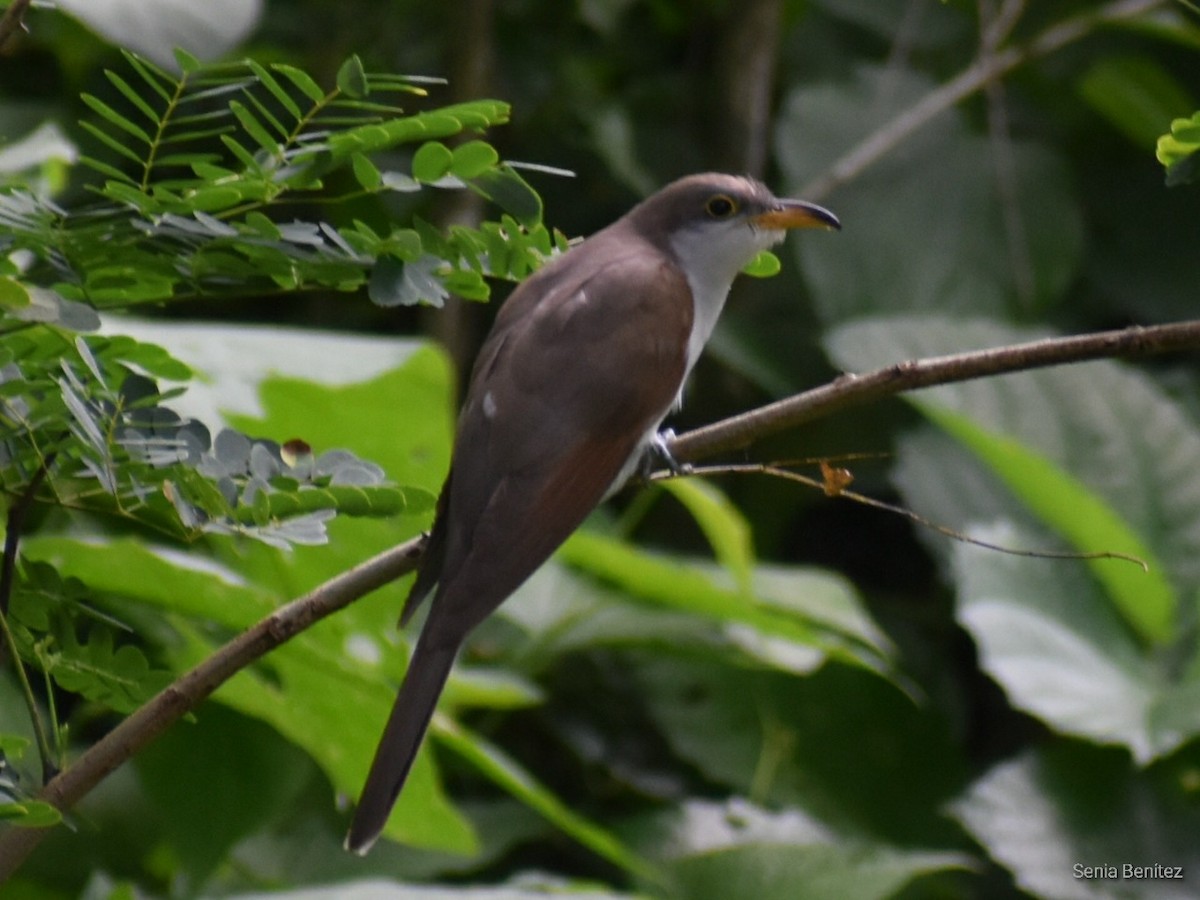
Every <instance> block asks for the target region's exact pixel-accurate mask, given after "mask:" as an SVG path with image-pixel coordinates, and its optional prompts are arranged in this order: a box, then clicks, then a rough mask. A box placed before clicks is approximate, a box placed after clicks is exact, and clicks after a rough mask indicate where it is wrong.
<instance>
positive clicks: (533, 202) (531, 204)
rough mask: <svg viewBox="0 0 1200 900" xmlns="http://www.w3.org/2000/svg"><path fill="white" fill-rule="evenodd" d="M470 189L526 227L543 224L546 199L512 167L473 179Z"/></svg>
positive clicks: (491, 171)
mask: <svg viewBox="0 0 1200 900" xmlns="http://www.w3.org/2000/svg"><path fill="white" fill-rule="evenodd" d="M470 186H471V189H472V190H474V191H476V192H477V193H479V194H480V195H482V196H483V197H485V198H487V199H488V200H490V201H491V202H493V203H495V204H496V205H497V206H499V207H500V208H501V209H503V210H504V211H505V212H506V213H508V214H509V215H511V216H512V217H513V218H514V219H516V220H517V221H518V222H520V223H521V224H522V225H526V226H531V227H532V226H534V225H537V224H539V223H540V222H541V221H542V198H541V197H539V196H538V194H537V192H536V191H535V190H534V189H533V188H532V187H530V186H529V183H528V182H527V181H526V180H525V179H524V178H522V177H521V175H520V174H519V173H518V172H517V171H516V169H514V168H512V166H509V165H507V164H502V165H499V166H496V167H495V168H492V169H488V170H487V171H485V172H484V173H483V174H481V175H479V176H478V177H476V178H474V179H472V180H471V182H470Z"/></svg>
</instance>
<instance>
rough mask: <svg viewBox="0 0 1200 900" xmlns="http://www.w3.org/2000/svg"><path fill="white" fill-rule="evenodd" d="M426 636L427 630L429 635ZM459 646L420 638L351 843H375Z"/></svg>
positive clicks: (357, 846)
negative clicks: (443, 644) (435, 643)
mask: <svg viewBox="0 0 1200 900" xmlns="http://www.w3.org/2000/svg"><path fill="white" fill-rule="evenodd" d="M423 636H424V635H423ZM456 654H457V647H454V646H452V647H445V646H433V645H430V644H429V642H427V641H424V640H419V641H418V642H417V649H416V652H415V653H414V654H413V658H412V660H411V662H410V663H409V667H408V672H407V673H406V674H405V676H404V684H403V685H402V686H401V688H400V693H399V695H398V696H397V697H396V703H395V705H393V706H392V714H391V717H390V718H389V719H388V723H387V727H386V728H385V729H384V732H383V738H382V739H381V740H380V742H379V748H378V749H377V750H376V751H375V761H374V762H372V763H371V772H370V774H369V775H368V776H367V783H366V784H365V785H364V786H363V790H362V796H361V797H360V798H359V801H358V808H357V809H356V810H355V812H354V821H353V822H351V824H350V831H349V833H348V834H347V835H346V849H347V850H350V851H351V852H353V853H357V854H359V855H360V856H362V855H365V854H366V853H367V851H368V850H370V849H371V845H372V844H374V843H375V841H376V839H377V838H378V837H379V834H380V832H381V831H383V827H384V825H386V824H387V820H388V815H389V814H390V813H391V811H392V806H393V805H394V804H395V802H396V798H397V797H398V796H399V795H400V789H401V788H402V787H404V781H405V779H406V778H407V777H408V772H409V770H410V769H411V768H412V764H413V760H414V759H415V758H416V756H417V750H418V749H420V746H421V740H422V738H424V736H425V732H426V730H427V729H428V728H429V720H430V719H431V718H433V710H434V708H435V707H436V706H437V701H438V696H439V695H440V694H441V693H442V688H443V687H444V686H445V684H446V678H447V676H449V674H450V668H451V666H453V665H454V657H455V655H456Z"/></svg>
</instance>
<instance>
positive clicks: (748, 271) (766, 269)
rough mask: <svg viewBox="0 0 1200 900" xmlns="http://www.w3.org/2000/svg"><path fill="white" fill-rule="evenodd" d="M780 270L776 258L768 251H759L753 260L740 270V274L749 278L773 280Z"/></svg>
mask: <svg viewBox="0 0 1200 900" xmlns="http://www.w3.org/2000/svg"><path fill="white" fill-rule="evenodd" d="M781 268H782V265H781V264H780V262H779V257H778V256H776V255H775V254H774V253H772V252H771V251H770V250H760V251H759V252H758V254H757V255H756V256H755V257H754V259H752V260H750V262H748V263H746V265H745V266H744V267H743V268H742V274H743V275H749V276H750V277H751V278H773V277H775V276H776V275H778V274H779V270H780V269H781Z"/></svg>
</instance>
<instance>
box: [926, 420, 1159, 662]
mask: <svg viewBox="0 0 1200 900" xmlns="http://www.w3.org/2000/svg"><path fill="white" fill-rule="evenodd" d="M915 402H916V404H917V406H919V407H920V408H921V409H922V411H923V412H924V413H925V414H926V415H927V416H928V417H929V418H931V419H932V420H933V421H935V422H937V424H938V425H939V426H941V427H942V428H943V429H945V430H946V431H947V432H949V433H950V434H952V435H953V436H954V437H955V438H956V439H958V440H959V441H961V442H962V443H963V444H965V445H966V446H967V447H969V448H970V449H971V451H972V452H973V453H975V454H976V455H977V456H978V457H979V458H980V459H982V460H983V461H984V462H985V463H987V465H988V467H989V468H990V469H991V470H992V471H993V472H994V473H995V474H996V475H997V476H999V477H1000V479H1001V480H1002V481H1003V482H1004V483H1005V484H1006V485H1007V486H1008V489H1009V490H1010V491H1012V492H1013V493H1014V494H1015V495H1016V496H1017V497H1019V498H1020V499H1021V502H1022V503H1024V504H1025V505H1026V506H1027V507H1028V508H1029V509H1030V510H1032V511H1033V512H1034V513H1035V514H1036V515H1037V516H1038V518H1040V519H1041V520H1042V521H1043V522H1045V523H1046V524H1047V525H1049V526H1050V527H1051V528H1053V529H1054V530H1055V531H1057V532H1058V533H1059V534H1061V535H1063V536H1064V537H1065V538H1067V540H1069V541H1070V542H1071V546H1072V547H1074V548H1075V549H1076V550H1077V551H1079V552H1080V553H1124V554H1126V555H1129V556H1132V557H1135V558H1136V559H1139V560H1141V561H1142V562H1144V563H1145V564H1146V566H1147V569H1146V570H1145V571H1144V570H1143V569H1142V568H1141V566H1138V565H1136V564H1134V563H1131V562H1129V561H1127V560H1118V559H1092V560H1088V561H1087V566H1088V568H1089V569H1091V571H1092V574H1093V575H1094V576H1095V577H1096V580H1097V581H1099V582H1100V584H1102V585H1103V586H1104V589H1105V591H1106V593H1107V595H1108V597H1109V599H1110V600H1111V601H1112V603H1113V605H1114V606H1115V607H1116V608H1117V610H1118V612H1120V614H1121V615H1122V616H1123V617H1124V618H1125V620H1126V621H1127V622H1128V623H1129V625H1130V626H1131V627H1132V628H1133V629H1134V630H1135V631H1136V632H1137V633H1138V634H1139V635H1141V637H1142V638H1144V639H1145V640H1147V641H1150V642H1152V643H1157V644H1163V643H1166V642H1167V641H1170V640H1171V639H1172V638H1173V637H1174V635H1175V629H1176V624H1177V623H1176V613H1177V607H1178V598H1177V597H1176V596H1175V592H1174V591H1173V590H1172V588H1171V584H1170V582H1169V581H1167V578H1166V575H1165V573H1164V567H1163V564H1162V562H1161V561H1159V560H1158V559H1157V558H1156V557H1155V555H1154V553H1153V551H1152V550H1151V549H1150V547H1148V546H1147V545H1146V543H1145V542H1144V541H1143V540H1142V539H1141V538H1140V537H1139V536H1138V535H1137V533H1136V532H1134V531H1133V530H1132V529H1131V528H1130V526H1129V525H1128V523H1126V522H1125V521H1123V520H1122V519H1121V517H1120V516H1119V515H1117V513H1116V512H1115V511H1114V510H1113V508H1112V507H1111V506H1109V505H1108V504H1107V503H1106V502H1105V501H1104V500H1103V499H1102V498H1101V497H1100V496H1098V495H1097V494H1095V493H1094V492H1092V491H1090V490H1089V489H1088V488H1087V487H1086V486H1085V485H1084V484H1083V483H1082V482H1080V481H1079V480H1078V479H1076V478H1073V477H1072V476H1071V475H1070V474H1069V473H1067V472H1066V471H1064V470H1063V469H1061V468H1059V467H1058V466H1056V465H1055V464H1054V463H1053V462H1051V461H1050V460H1049V459H1047V458H1046V457H1045V456H1043V455H1041V454H1039V453H1037V452H1036V451H1034V450H1032V449H1030V448H1029V447H1026V446H1023V445H1022V444H1021V443H1020V442H1018V441H1015V440H1012V439H1010V438H1005V437H1003V436H1001V435H997V434H994V433H990V432H988V431H987V430H985V429H983V428H980V427H979V426H978V425H976V424H975V423H974V422H972V421H971V420H970V419H969V418H967V417H966V416H962V415H958V414H956V413H953V412H950V411H948V410H945V409H941V408H939V407H938V406H936V405H935V404H932V403H924V402H922V401H921V400H919V399H917V400H916V401H915Z"/></svg>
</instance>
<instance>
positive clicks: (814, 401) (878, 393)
mask: <svg viewBox="0 0 1200 900" xmlns="http://www.w3.org/2000/svg"><path fill="white" fill-rule="evenodd" d="M1198 349H1200V320H1196V321H1188V322H1177V323H1172V324H1169V325H1153V326H1149V327H1144V328H1143V327H1136V326H1135V327H1132V328H1122V329H1118V330H1116V331H1100V332H1096V333H1094V334H1083V335H1076V336H1072V337H1058V338H1044V339H1042V340H1039V341H1029V342H1026V343H1024V344H1012V345H1010V346H1006V347H995V348H992V349H989V350H973V351H970V352H967V353H955V354H952V355H949V356H935V357H931V358H929V359H918V360H909V361H907V362H899V363H896V364H895V365H891V366H888V367H886V368H883V369H876V370H875V371H873V372H867V373H865V374H862V375H855V374H846V375H842V376H841V377H840V378H836V379H834V380H833V381H831V382H829V383H828V384H824V385H822V386H821V387H818V388H813V389H812V390H810V391H805V392H804V393H802V394H796V395H794V396H792V397H787V398H785V399H783V400H778V401H776V402H775V403H771V404H768V405H767V406H761V407H759V408H757V409H752V410H750V411H749V412H744V413H741V414H740V415H736V416H731V417H730V418H728V419H723V420H721V421H720V422H714V423H713V424H712V425H706V426H704V427H702V428H697V429H695V430H694V431H689V432H687V433H686V434H681V435H679V436H677V437H676V438H675V439H674V440H673V441H671V442H670V443H669V444H668V448H669V449H670V451H671V453H672V455H673V456H674V457H675V458H676V459H678V460H679V461H681V462H685V461H687V462H691V461H694V460H697V459H701V458H704V457H709V456H715V455H716V454H718V453H726V452H729V451H731V450H738V449H740V448H742V447H745V446H746V445H748V444H750V443H753V442H754V441H756V440H759V439H761V438H763V437H766V436H767V435H770V434H775V433H777V432H780V431H785V430H787V429H790V428H797V427H799V426H800V425H803V424H805V423H807V422H811V421H813V420H814V419H819V418H824V417H825V416H829V415H832V414H833V413H835V412H838V411H839V410H843V409H847V408H849V407H852V406H861V405H862V404H864V403H869V402H872V401H874V400H879V399H882V398H883V397H890V396H893V395H896V394H902V393H905V392H908V391H915V390H919V389H921V388H926V387H932V386H934V385H938V384H950V383H952V382H957V381H970V380H972V379H975V378H986V377H989V376H993V375H1002V374H1004V373H1006V372H1019V371H1023V370H1026V369H1040V368H1046V367H1049V366H1061V365H1065V364H1067V363H1078V362H1084V361H1085V360H1090V359H1104V358H1113V357H1116V358H1127V359H1131V358H1136V357H1140V356H1149V355H1152V354H1160V353H1173V352H1177V351H1181V350H1198Z"/></svg>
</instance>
